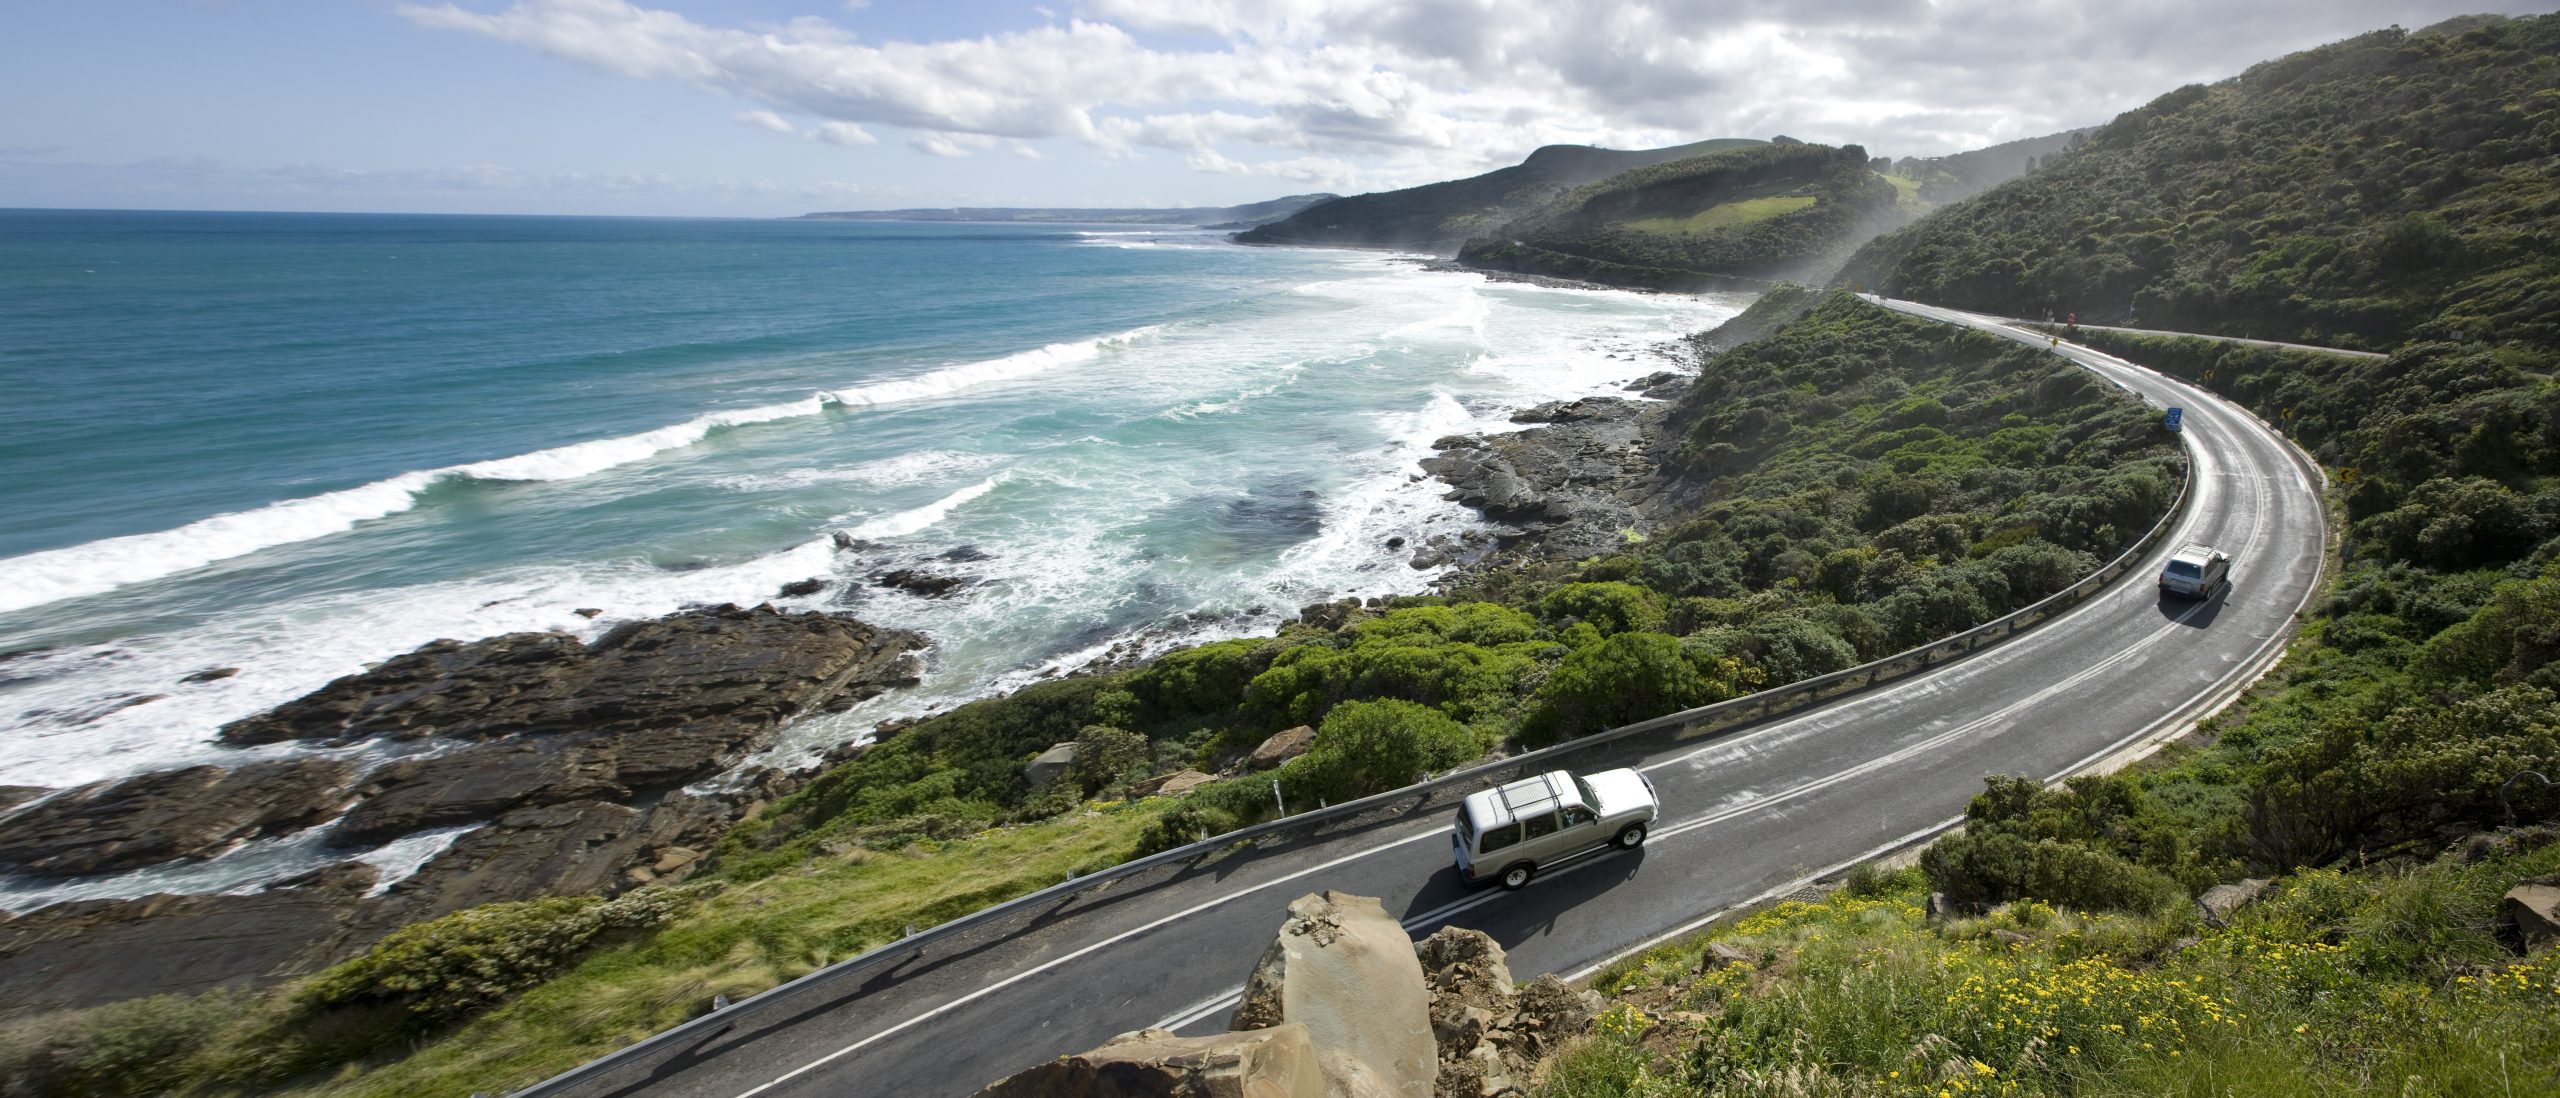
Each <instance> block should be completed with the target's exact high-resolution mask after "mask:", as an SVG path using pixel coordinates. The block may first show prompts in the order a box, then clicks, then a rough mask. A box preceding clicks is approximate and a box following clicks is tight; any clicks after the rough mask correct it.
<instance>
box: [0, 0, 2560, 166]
mask: <svg viewBox="0 0 2560 1098" xmlns="http://www.w3.org/2000/svg"><path fill="white" fill-rule="evenodd" d="M2483 9H2487V10H2510V11H2515V12H2519V13H2522V12H2528V11H2532V10H2534V7H2533V6H2532V5H2510V6H2505V7H2501V6H2499V5H2494V4H2492V5H2483V4H2480V3H2477V2H2470V3H2424V2H2380V0H2339V2H2332V3H2317V4H2311V3H2265V2H2253V0H2158V2H2155V3H2146V4H2142V5H2125V4H2094V3H2092V4H2073V3H2014V2H2004V3H1989V2H1975V0H1794V2H1779V0H1627V2H1620V3H1577V2H1573V0H1411V2H1394V3H1389V2H1362V0H1090V2H1086V3H1081V4H1079V3H1062V4H1056V5H1048V6H1033V5H1014V4H985V5H972V4H964V3H942V4H930V3H909V2H903V0H873V2H871V3H867V4H860V3H857V4H847V3H843V2H840V0H805V2H791V0H745V2H734V3H706V2H698V0H426V2H416V3H401V2H395V0H192V2H190V0H121V2H117V0H98V2H79V3H28V4H15V5H10V6H9V7H8V8H7V9H6V10H5V11H0V101H5V102H8V103H10V104H12V109H10V110H9V111H7V112H6V113H5V115H0V206H53V207H66V206H68V207H134V208H181V209H308V210H412V211H424V212H517V213H608V214H679V215H681V214H706V215H740V216H774V215H787V214H792V213H798V212H803V211H806V210H812V209H865V208H885V207H896V206H936V205H1112V206H1122V205H1126V206H1150V205H1188V204H1199V205H1214V204H1225V203H1231V202H1244V201H1253V200H1257V199H1262V198H1269V197H1274V196H1277V195H1281V194H1289V193H1297V192H1303V191H1310V190H1332V191H1341V192H1352V191H1361V190H1374V189H1380V188H1384V187H1391V186H1403V185H1410V184H1412V183H1418V182H1427V181H1430V180H1435V179H1444V178H1451V177H1455V176H1460V175H1466V174H1472V173H1474V172H1479V171H1483V170H1487V169H1489V168H1492V167H1496V166H1500V165H1501V164H1505V163H1510V162H1515V161H1516V160H1518V158H1519V157H1520V156H1522V155H1524V154H1525V153H1527V152H1528V151H1529V150H1530V149H1532V148H1535V147H1536V146H1538V145H1541V144H1549V143H1557V142H1579V143H1589V144H1600V145H1609V146H1613V147H1622V148H1623V147H1645V146H1652V145H1660V144H1670V143H1675V142H1681V141H1691V140H1698V139H1701V138H1707V137H1725V136H1749V137H1767V136H1770V135H1772V134H1777V133H1787V134H1791V135H1793V136H1797V137H1801V138H1805V139H1807V140H1814V141H1824V142H1833V143H1847V142H1858V143H1862V144H1865V145H1866V146H1867V147H1868V148H1869V149H1870V150H1871V151H1874V152H1877V153H1882V154H1890V155H1933V154H1938V153H1945V152H1953V151H1958V150H1961V149H1964V148H1971V147H1978V146H1980V145H1984V144H1990V143H1993V142H1997V141H2004V140H2010V139H2014V138H2019V137H2029V136H2035V135H2038V134H2043V133H2049V132H2053V131H2055V130H2060V129H2066V128H2070V127H2073V126H2081V125H2088V124H2091V123H2096V122H2102V121H2105V120H2106V119H2107V118H2109V117H2112V116H2113V115H2114V114H2116V113H2118V112H2120V111H2123V110H2125V109H2128V108H2130V107H2133V106H2137V105H2139V104H2141V103H2142V102H2144V101H2146V100H2148V99H2149V98H2151V97H2152V96H2154V95H2157V94H2159V93H2160V92H2163V91H2167V90H2169V89H2170V88H2173V87H2176V86H2178V85H2180V84H2183V83H2188V82H2191V81H2199V80H2213V79H2218V78H2220V77H2223V76H2228V75H2231V74H2233V73H2236V72H2238V71H2239V70H2241V69H2242V68H2245V67H2246V66H2247V65H2249V64H2250V63H2252V62H2255V61H2258V60H2263V59H2266V58H2269V57H2273V56H2276V55H2278V54H2281V53H2284V52H2287V51H2289V50H2293V49H2299V48H2302V47H2305V46H2310V45H2315V44H2318V43H2320V42H2323V41H2329V40H2333V39H2336V38H2339V37H2344V36H2346V35H2349V34H2353V33H2358V32H2361V31H2364V30H2370V29H2374V28H2378V27H2382V26H2385V25H2389V24H2394V23H2397V24H2400V25H2403V26H2407V27H2412V28H2415V27H2419V26H2423V25H2425V24H2427V23H2430V22H2433V21H2435V20H2437V19H2441V18H2444V17H2446V16H2448V15H2451V14H2457V13H2459V12H2462V11H2467V10H2483Z"/></svg>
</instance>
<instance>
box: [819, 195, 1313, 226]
mask: <svg viewBox="0 0 2560 1098" xmlns="http://www.w3.org/2000/svg"><path fill="white" fill-rule="evenodd" d="M1337 197H1339V196H1337V195H1333V194H1329V193H1319V194H1293V195H1289V196H1288V197H1286V198H1273V199H1268V200H1265V201H1262V202H1248V203H1246V204H1244V205H1241V206H1181V207H1165V208H1144V207H1138V208H1077V207H1049V206H953V207H927V208H920V209H907V210H829V211H823V212H820V213H806V214H801V215H800V216H799V217H797V218H793V219H792V220H795V221H999V222H1002V221H1013V222H1024V223H1041V224H1070V225H1196V226H1199V227H1200V228H1204V229H1245V228H1251V227H1253V226H1256V225H1261V224H1263V223H1265V222H1270V221H1277V220H1279V219H1281V218H1284V217H1287V216H1289V215H1291V214H1294V213H1297V212H1298V211H1300V210H1303V209H1306V208H1307V207H1309V206H1313V205H1316V204H1318V203H1321V202H1329V201H1332V200H1333V199H1335V198H1337Z"/></svg>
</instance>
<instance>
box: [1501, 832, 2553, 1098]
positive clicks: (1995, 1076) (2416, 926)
mask: <svg viewBox="0 0 2560 1098" xmlns="http://www.w3.org/2000/svg"><path fill="white" fill-rule="evenodd" d="M2555 869H2560V845H2552V846H2545V847H2543V848H2541V849H2539V850H2535V851H2530V852H2527V853H2524V854H2519V855H2514V856H2510V857H2506V858H2500V859H2492V860H2488V861H2483V862H2480V863H2477V864H2472V865H2465V864H2462V863H2461V862H2460V861H2459V859H2458V858H2454V857H2450V856H2448V857H2447V858H2444V859H2441V860H2439V861H2436V862H2433V863H2428V864H2423V865H2417V866H2403V867H2399V868H2394V869H2382V870H2372V871H2363V872H2357V873H2340V872H2336V871H2330V870H2309V871H2304V872H2301V873H2297V874H2295V875H2294V876H2292V877H2290V878H2287V879H2286V880H2284V881H2282V882H2280V883H2279V886H2278V887H2277V888H2276V889H2275V890H2274V891H2273V892H2272V893H2271V894H2270V896H2269V898H2267V899H2266V900H2263V901H2261V902H2260V903H2258V904H2256V905H2254V906H2252V907H2249V908H2245V909H2243V910H2242V912H2241V913H2240V915H2239V916H2238V917H2237V918H2236V919H2235V920H2234V923H2233V925H2232V927H2231V928H2230V929H2228V930H2222V931H2213V930H2208V929H2206V928H2203V927H2201V926H2199V925H2196V924H2195V922H2194V915H2193V914H2192V912H2190V911H2187V910H2180V911H2177V912H2174V913H2171V914H2169V915H2165V916H2160V917H2138V916H2128V915H2112V914H2111V915H2091V914H2083V913H2078V912H2073V911H2068V910H2060V911H2057V910H2055V909H2054V908H2051V907H2048V906H2046V905H2044V904H2041V903H2037V902H2034V901H2020V902H2017V903H2013V904H2010V905H2007V906H2005V907H2002V908H2000V909H1997V910H1995V911H1993V912H1992V913H1991V914H1989V915H1987V916H1985V917H1982V918H1975V919H1956V920H1950V921H1948V922H1946V923H1943V924H1939V925H1931V924H1930V923H1928V922H1927V921H1926V920H1925V919H1924V918H1923V916H1922V913H1921V900H1922V896H1923V893H1924V891H1925V889H1926V888H1927V885H1926V883H1925V882H1924V881H1923V879H1922V878H1921V877H1920V876H1919V875H1918V874H1917V873H1916V872H1907V873H1905V874H1902V875H1900V876H1898V877H1893V878H1889V879H1887V880H1885V881H1884V882H1882V884H1881V885H1880V886H1877V887H1870V888H1866V889H1860V890H1855V891H1859V892H1861V893H1863V894H1862V895H1857V896H1853V895H1850V894H1848V892H1845V891H1844V892H1842V893H1836V894H1834V895H1833V896H1832V897H1831V898H1829V899H1828V900H1826V901H1825V902H1822V903H1818V904H1803V903H1787V904H1781V905H1779V906H1777V907H1776V908H1774V909H1771V910H1769V911H1765V912H1762V913H1760V914H1758V915H1754V916H1752V917H1749V918H1746V919H1744V920H1742V921H1740V922H1739V923H1737V924H1735V925H1734V926H1732V927H1730V928H1728V929H1726V930H1724V931H1723V932H1721V933H1718V934H1715V935H1714V936H1713V937H1712V938H1701V939H1697V940H1694V941H1689V942H1683V943H1674V944H1672V945H1668V946H1664V947H1661V948H1658V949H1655V950H1653V951H1650V952H1648V953H1645V954H1642V955H1639V956H1637V957H1634V958H1631V959H1629V960H1627V961H1624V962H1621V963H1620V964H1618V965H1616V966H1613V967H1612V968H1610V969H1609V970H1607V971H1605V972H1604V973H1602V975H1601V976H1600V977H1599V979H1597V980H1596V981H1594V986H1595V987H1596V988H1597V989H1599V990H1600V991H1602V992H1603V993H1605V994H1609V995H1611V996H1613V997H1614V998H1615V999H1616V1000H1617V1004H1616V1005H1615V1006H1613V1007H1612V1008H1611V1009H1612V1011H1613V1012H1614V1011H1624V1012H1629V1014H1630V1017H1629V1018H1627V1019H1625V1020H1623V1021H1622V1024H1619V1025H1614V1026H1604V1027H1601V1029H1600V1031H1599V1032H1598V1033H1596V1034H1595V1035H1594V1036H1592V1037H1590V1038H1586V1039H1585V1040H1584V1041H1583V1042H1582V1043H1580V1044H1578V1045H1576V1046H1574V1047H1572V1048H1570V1049H1568V1050H1567V1051H1566V1052H1564V1053H1563V1054H1561V1055H1559V1056H1557V1057H1555V1058H1553V1059H1552V1060H1550V1061H1549V1062H1548V1063H1547V1064H1546V1065H1544V1067H1543V1068H1542V1070H1541V1072H1540V1078H1539V1087H1538V1090H1537V1092H1536V1093H1538V1094H1539V1095H1542V1096H1544V1098H1564V1096H1569V1095H1597V1094H1625V1095H1694V1094H1706V1093H1709V1092H1713V1093H1717V1094H1768V1095H1780V1094H1786V1095H1812V1094H1823V1095H1835V1094H1836V1095H1879V1096H1882V1095H1908V1096H1918V1098H1970V1096H1979V1095H1993V1094H2019V1095H2044V1094H2056V1095H2059V1094H2069V1095H2075V1096H2079V1095H2097V1096H2113V1095H2124V1096H2127V1098H2131V1096H2133V1095H2194V1096H2197V1098H2203V1096H2207V1095H2225V1094H2277V1093H2282V1094H2324V1095H2374V1096H2383V1095H2447V1096H2473V1095H2477V1096H2482V1098H2488V1096H2500V1098H2503V1096H2506V1095H2513V1094H2552V1093H2560V955H2554V954H2552V953H2550V952H2545V953H2543V954H2540V955H2537V956H2536V957H2533V958H2526V959H2519V958H2517V957H2515V956H2514V955H2513V954H2511V953H2509V952H2508V951H2507V950H2506V948H2505V947H2504V946H2503V945H2502V944H2501V943H2500V942H2499V941H2498V940H2497V938H2496V936H2495V934H2494V932H2493V927H2494V914H2495V911H2496V905H2497V898H2498V897H2499V896H2500V895H2502V894H2503V893H2504V891H2505V890H2506V889H2507V888H2508V887H2510V886H2511V885H2512V884H2513V883H2514V882H2515V881H2517V880H2520V879H2524V878H2528V877H2533V876H2536V875H2539V874H2546V873H2550V872H2552V871H2553V870H2555ZM1710 941H1722V942H1725V943H1728V944H1730V945H1733V946H1737V947H1739V948H1741V949H1742V950H1743V951H1744V953H1746V954H1747V955H1749V956H1750V957H1751V958H1753V960H1752V961H1750V962H1748V963H1744V964H1738V965H1730V966H1726V967H1721V968H1717V969H1714V970H1712V971H1705V972H1702V971H1701V970H1700V967H1699V961H1700V959H1701V958H1702V957H1703V956H1704V955H1705V953H1706V949H1707V945H1708V943H1709V942H1710Z"/></svg>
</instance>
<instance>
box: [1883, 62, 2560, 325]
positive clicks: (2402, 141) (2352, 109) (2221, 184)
mask: <svg viewBox="0 0 2560 1098" xmlns="http://www.w3.org/2000/svg"><path fill="white" fill-rule="evenodd" d="M2555 58H2560V17H2553V16H2543V17H2538V18H2531V19H2518V20H2505V19H2495V18H2486V19H2472V20H2463V21H2457V22H2455V23H2451V24H2446V25H2445V26H2443V27H2441V28H2436V29H2430V30H2426V31H2420V32H2416V33H2410V32H2405V31H2402V30H2399V29H2397V28H2394V29H2390V30H2384V31H2377V32H2374V33H2371V34H2366V35H2362V36H2360V37H2357V38H2353V39H2349V40H2347V41H2344V42H2339V43H2336V44H2333V45H2329V46H2324V47H2321V48H2319V49H2315V50H2308V51H2305V52H2302V53H2298V54H2294V55H2291V56H2288V57H2284V58H2281V59H2278V60H2274V61H2269V62H2266V63H2264V64H2260V65H2257V66H2255V67H2253V68H2251V69H2250V70H2248V71H2247V72H2246V73H2243V74H2242V75H2240V76H2238V77H2236V78H2233V79H2230V80H2226V81H2223V82H2221V83H2218V84H2213V85H2210V86H2203V85H2191V86H2188V87H2184V88H2180V89H2178V90H2176V91H2173V92H2170V93H2168V94H2166V95H2163V96H2161V97H2159V98H2158V99H2156V100H2153V101H2152V102H2151V103H2150V104H2149V105H2147V106H2144V107H2142V108H2140V109H2138V110H2134V111H2130V112H2127V113H2126V114H2124V115H2123V116H2121V117H2119V118H2117V119H2116V120H2115V121H2114V122H2113V123H2111V124H2109V125H2107V126H2105V127H2103V128H2101V129H2100V130H2098V131H2097V132H2096V133H2095V134H2093V135H2091V136H2090V137H2089V139H2088V140H2087V141H2086V142H2084V143H2080V144H2077V145H2076V146H2075V147H2074V148H2073V149H2071V150H2070V151H2069V152H2067V153H2065V154H2063V155H2061V156H2059V157H2057V158H2054V159H2053V160H2052V161H2051V162H2050V163H2047V164H2045V165H2044V166H2043V167H2042V168H2041V169H2039V170H2038V171H2036V172H2034V173H2031V174H2029V175H2027V176H2025V177H2023V178H2020V179H2017V180H2014V181H2011V182H2009V183H2007V184H2004V185H2002V186H2000V187H1998V188H1995V189H1993V190H1991V191H1990V192H1988V193H1985V194H1983V195H1981V196H1979V197H1977V198H1974V199H1972V200H1970V201H1967V202H1963V203H1960V204H1958V205H1955V206H1952V207H1949V208H1948V209H1946V210H1943V211H1940V212H1939V213H1937V214H1935V215H1933V216H1931V217H1929V218H1927V219H1926V220H1924V221H1922V222H1919V223H1917V224H1915V225H1912V226H1911V227H1910V228H1907V229H1904V230H1902V231H1901V232H1898V233H1895V234H1892V235H1889V236H1887V237H1884V238H1882V239H1879V240H1877V241H1875V242H1874V243H1873V244H1871V245H1869V246H1868V247H1867V248H1866V249H1865V250H1864V251H1862V252H1861V254H1860V255H1859V256H1858V257H1857V258H1856V259H1854V260H1853V261H1852V262H1851V263H1850V265H1849V267H1848V269H1847V270H1846V271H1844V272H1843V274H1842V278H1843V279H1844V280H1850V281H1858V282H1862V283H1864V284H1867V285H1870V286H1874V287H1877V288H1880V289H1882V290H1884V291H1885V292H1887V293H1890V294H1893V295H1895V296H1903V297H1911V298H1915V299H1919V300H1924V301H1931V302H1936V303H1939V304H1945V305H1955V306H1962V307H1968V308H1977V309H1985V310H1991V311H1997V312H2003V313H2010V314H2019V315H2038V314H2041V313H2042V312H2044V311H2046V310H2052V311H2053V312H2054V313H2055V315H2057V316H2059V315H2061V314H2062V313H2063V312H2077V313H2078V314H2079V316H2080V318H2081V319H2083V320H2093V321H2099V322H2104V323H2115V322H2119V321H2127V322H2130V323H2134V324H2137V325H2140V326H2146V327H2158V328H2166V329H2172V330H2190V331H2207V332H2220V333H2230V334H2245V335H2253V336H2261V337H2266V338H2275V339H2291V340H2299V341H2306V342H2315V343H2330V344H2336V345H2342V346H2353V347H2374V348H2388V347H2394V346H2398V345H2400V344H2402V343H2405V342H2408V341H2412V340H2449V341H2463V340H2475V341H2489V342H2503V341H2509V340H2523V341H2528V342H2532V343H2535V344H2537V345H2541V346H2550V345H2553V344H2554V343H2555V342H2560V182H2555V180H2560V62H2555Z"/></svg>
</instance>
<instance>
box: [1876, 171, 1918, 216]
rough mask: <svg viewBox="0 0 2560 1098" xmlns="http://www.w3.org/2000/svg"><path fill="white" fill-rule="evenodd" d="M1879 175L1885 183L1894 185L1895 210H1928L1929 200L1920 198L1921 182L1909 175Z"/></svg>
mask: <svg viewBox="0 0 2560 1098" xmlns="http://www.w3.org/2000/svg"><path fill="white" fill-rule="evenodd" d="M1878 174H1879V175H1880V176H1881V177H1882V178H1883V179H1884V181H1885V182H1887V183H1891V184H1893V205H1894V208H1896V209H1903V210H1921V209H1927V208H1928V206H1929V202H1928V200H1927V199H1924V198H1921V197H1920V181H1919V180H1917V179H1913V178H1911V177H1910V176H1907V175H1891V174H1886V173H1878Z"/></svg>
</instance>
